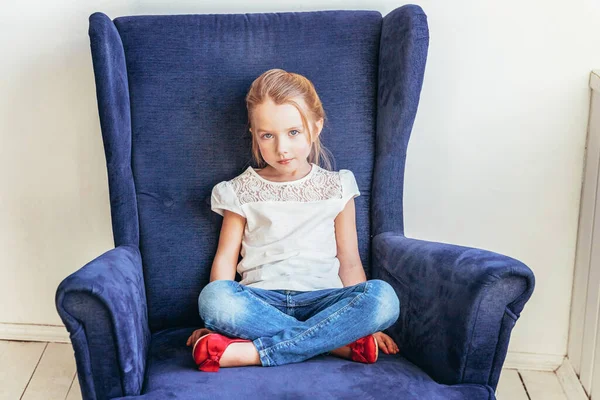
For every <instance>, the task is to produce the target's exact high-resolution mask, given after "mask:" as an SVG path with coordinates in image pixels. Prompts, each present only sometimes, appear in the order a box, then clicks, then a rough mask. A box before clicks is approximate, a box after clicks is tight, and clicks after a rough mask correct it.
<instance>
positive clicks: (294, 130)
mask: <svg viewBox="0 0 600 400" xmlns="http://www.w3.org/2000/svg"><path fill="white" fill-rule="evenodd" d="M291 132H296V134H295V135H292V136H298V135H299V134H300V131H297V130H296V129H293V130H291V131H290V133H291ZM267 135H271V134H270V133H265V134H264V135H262V136H261V137H262V138H263V139H269V138H268V137H267ZM271 136H273V135H271Z"/></svg>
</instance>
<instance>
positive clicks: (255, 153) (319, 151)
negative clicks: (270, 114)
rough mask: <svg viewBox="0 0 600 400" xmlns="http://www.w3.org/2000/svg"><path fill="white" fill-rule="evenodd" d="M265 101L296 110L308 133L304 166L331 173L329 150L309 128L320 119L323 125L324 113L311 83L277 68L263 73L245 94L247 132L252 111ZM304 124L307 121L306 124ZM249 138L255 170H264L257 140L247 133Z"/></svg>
mask: <svg viewBox="0 0 600 400" xmlns="http://www.w3.org/2000/svg"><path fill="white" fill-rule="evenodd" d="M296 97H300V98H302V99H303V100H304V103H305V104H306V107H307V110H303V109H302V107H301V106H300V105H299V104H298V103H297V102H296V101H294V100H293V98H296ZM268 99H270V100H271V101H273V103H275V104H277V105H282V104H290V105H292V106H294V107H296V109H297V110H298V112H299V113H300V117H301V118H302V124H303V125H304V127H305V129H306V130H307V131H308V140H309V143H312V144H311V149H310V154H309V156H308V162H309V163H315V164H316V165H319V166H321V167H323V168H325V169H328V170H331V169H332V166H331V158H330V157H329V155H327V153H326V151H327V152H328V151H329V150H327V149H326V148H325V146H323V144H322V143H321V135H313V129H312V125H313V124H314V122H315V121H318V120H319V119H321V118H323V123H324V122H325V110H323V104H322V103H321V99H320V98H319V95H318V94H317V91H316V90H315V87H314V85H313V84H312V82H311V81H310V80H308V79H307V78H306V77H304V76H302V75H300V74H296V73H293V72H287V71H284V70H282V69H278V68H274V69H270V70H268V71H265V72H263V73H262V74H261V75H260V76H259V77H258V78H256V79H255V80H254V82H252V85H250V89H249V90H248V94H247V95H246V108H247V109H248V129H250V128H251V122H250V121H252V115H253V112H254V109H255V108H256V107H257V106H258V105H260V104H263V103H264V102H265V101H267V100H268ZM307 115H308V117H307ZM308 121H310V124H309V123H308ZM250 135H251V136H252V157H253V158H254V161H255V162H256V163H257V164H258V167H260V168H262V167H265V166H266V165H267V162H266V161H265V160H264V159H263V157H262V155H261V154H260V149H259V147H258V142H257V137H256V135H255V133H254V132H250ZM313 136H316V137H313ZM321 160H322V161H323V163H324V164H325V165H324V166H322V165H321V164H320V162H321Z"/></svg>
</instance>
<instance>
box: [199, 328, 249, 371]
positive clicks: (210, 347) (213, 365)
mask: <svg viewBox="0 0 600 400" xmlns="http://www.w3.org/2000/svg"><path fill="white" fill-rule="evenodd" d="M236 342H251V340H248V339H232V338H228V337H227V336H224V335H221V334H220V333H214V332H211V333H207V334H206V335H204V336H201V337H200V338H199V339H198V340H196V343H194V348H193V349H192V356H193V357H194V361H195V362H196V364H198V369H199V370H200V371H205V372H217V371H218V370H219V360H221V356H222V355H223V353H224V352H225V349H226V348H227V346H229V345H230V344H231V343H236Z"/></svg>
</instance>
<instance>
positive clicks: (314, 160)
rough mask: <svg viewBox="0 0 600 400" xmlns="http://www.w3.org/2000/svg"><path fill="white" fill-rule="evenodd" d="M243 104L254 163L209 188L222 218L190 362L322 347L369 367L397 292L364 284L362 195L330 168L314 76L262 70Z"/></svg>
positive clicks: (279, 357)
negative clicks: (359, 225)
mask: <svg viewBox="0 0 600 400" xmlns="http://www.w3.org/2000/svg"><path fill="white" fill-rule="evenodd" d="M246 106H247V108H248V120H249V125H250V128H249V130H250V134H251V136H252V153H253V157H254V159H255V161H256V163H257V164H258V166H259V167H262V168H259V169H254V168H252V167H248V168H247V169H246V170H245V171H244V172H243V173H241V174H240V175H238V176H237V177H235V178H233V179H231V180H229V181H223V182H220V183H218V184H217V185H215V187H214V188H213V190H212V195H211V209H212V210H213V211H214V212H216V213H218V214H220V215H222V216H223V223H222V226H221V233H220V237H219V244H218V249H217V253H216V255H215V258H214V261H213V264H212V270H211V274H210V282H209V283H208V284H207V285H206V286H205V287H204V289H203V290H202V292H201V293H200V296H199V298H198V306H199V311H200V316H201V318H202V320H203V321H204V323H205V328H202V329H198V330H196V331H194V332H193V333H192V335H191V336H190V337H189V339H188V340H187V345H188V346H192V345H193V346H194V347H193V351H192V353H193V357H194V360H195V362H196V364H198V366H199V369H200V370H202V371H218V370H219V367H220V366H222V367H233V366H243V365H262V366H265V367H269V366H276V365H284V364H289V363H296V362H301V361H304V360H306V359H309V358H311V357H314V356H316V355H320V354H332V355H335V356H338V357H343V358H347V359H351V360H354V361H359V362H363V363H373V362H375V361H376V360H377V355H378V348H381V349H382V350H383V351H384V352H385V353H386V354H395V353H396V352H398V347H397V345H396V343H394V341H393V340H392V338H390V337H389V336H388V335H386V334H384V333H383V332H381V330H383V329H386V328H388V327H389V326H391V325H392V324H393V323H394V322H395V321H396V320H397V319H398V316H399V312H400V304H399V299H398V297H397V295H396V293H395V291H394V289H393V288H392V287H391V286H390V285H389V284H388V283H387V282H384V281H382V280H379V279H373V280H369V281H367V280H366V276H365V273H364V269H363V266H362V264H361V260H360V256H359V252H358V243H357V231H356V224H355V208H354V197H357V196H360V192H359V190H358V186H357V184H356V180H355V178H354V174H353V173H352V172H351V171H350V170H346V169H342V170H340V171H338V172H335V171H330V169H331V166H330V162H329V159H328V158H327V157H326V156H325V154H324V152H323V146H322V145H321V141H320V138H319V134H320V133H321V130H322V128H323V121H324V119H325V112H324V110H323V106H322V104H321V101H320V99H319V96H318V95H317V93H316V91H315V89H314V86H313V84H312V83H311V82H310V81H309V80H308V79H306V78H305V77H303V76H302V75H298V74H294V73H288V72H286V71H283V70H281V69H272V70H269V71H266V72H265V73H263V74H262V75H261V76H259V77H258V78H257V79H256V80H255V81H254V82H253V83H252V85H251V87H250V90H249V92H248V94H247V96H246ZM321 158H324V162H325V164H326V168H322V167H320V166H319V164H320V160H321ZM240 248H241V255H242V257H243V259H242V260H241V261H240V262H239V264H238V263H237V261H238V256H239V254H240ZM236 264H237V272H239V273H240V275H241V276H242V280H241V281H240V282H239V283H238V282H236V281H235V273H236Z"/></svg>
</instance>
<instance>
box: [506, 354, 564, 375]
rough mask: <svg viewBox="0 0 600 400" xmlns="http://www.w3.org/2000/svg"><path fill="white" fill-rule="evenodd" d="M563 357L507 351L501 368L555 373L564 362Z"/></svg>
mask: <svg viewBox="0 0 600 400" xmlns="http://www.w3.org/2000/svg"><path fill="white" fill-rule="evenodd" d="M564 359H565V356H561V355H557V354H538V353H521V352H516V351H509V352H508V353H507V354H506V359H505V360H504V364H503V365H502V368H507V369H529V370H534V371H550V372H554V371H556V370H557V369H558V368H559V367H560V366H561V365H562V364H563V362H564Z"/></svg>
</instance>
